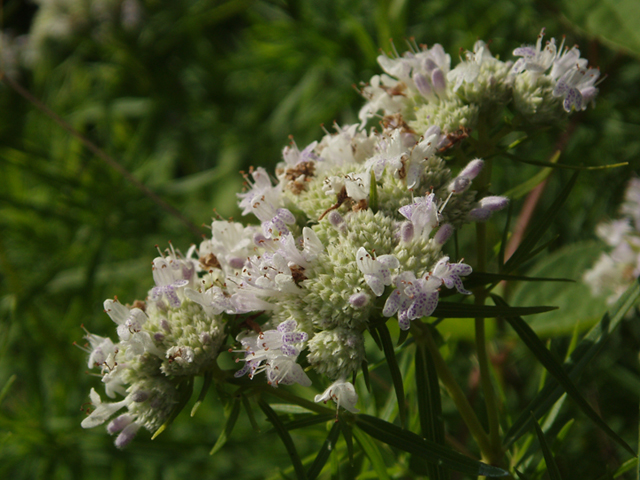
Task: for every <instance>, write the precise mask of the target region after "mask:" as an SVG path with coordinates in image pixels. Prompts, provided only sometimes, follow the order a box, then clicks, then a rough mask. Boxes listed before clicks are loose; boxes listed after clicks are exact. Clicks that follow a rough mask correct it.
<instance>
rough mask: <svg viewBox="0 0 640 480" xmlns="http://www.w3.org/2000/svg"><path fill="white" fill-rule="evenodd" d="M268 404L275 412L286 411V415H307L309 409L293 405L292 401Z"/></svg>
mask: <svg viewBox="0 0 640 480" xmlns="http://www.w3.org/2000/svg"><path fill="white" fill-rule="evenodd" d="M269 406H270V407H271V408H272V409H273V411H274V412H276V413H286V414H288V415H308V414H309V409H307V408H304V407H301V406H300V405H294V404H292V403H270V404H269Z"/></svg>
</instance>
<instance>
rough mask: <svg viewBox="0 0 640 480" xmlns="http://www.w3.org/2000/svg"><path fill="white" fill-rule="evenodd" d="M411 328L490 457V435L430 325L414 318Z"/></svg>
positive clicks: (465, 421) (473, 434) (464, 419)
mask: <svg viewBox="0 0 640 480" xmlns="http://www.w3.org/2000/svg"><path fill="white" fill-rule="evenodd" d="M411 330H412V333H413V334H414V337H415V339H416V343H418V344H420V343H422V344H424V345H425V346H426V347H427V349H428V350H429V352H430V353H431V356H432V357H433V363H434V365H435V367H436V372H437V374H438V378H439V379H440V381H441V382H442V384H443V385H444V387H445V388H446V389H447V391H448V392H449V395H450V396H451V399H452V400H453V403H454V404H455V405H456V408H457V409H458V412H459V413H460V416H461V417H462V420H463V421H464V423H465V424H466V425H467V428H469V432H470V433H471V435H472V436H473V438H474V439H475V441H476V442H477V443H478V447H479V448H480V452H481V453H482V456H483V457H487V458H489V456H490V454H491V452H492V448H491V442H490V441H489V437H488V436H487V434H486V433H485V431H484V428H483V427H482V424H481V423H480V420H478V417H477V416H476V413H475V412H474V411H473V408H472V407H471V405H470V404H469V401H468V400H467V397H466V396H465V394H464V392H463V391H462V388H460V385H458V383H457V382H456V380H455V379H454V378H453V374H452V373H451V370H449V367H448V366H447V363H446V362H445V361H444V358H442V355H441V354H440V349H439V348H438V345H437V344H436V342H435V340H434V338H433V335H431V331H430V330H429V327H428V326H427V325H425V324H424V323H422V321H421V320H414V321H413V322H411Z"/></svg>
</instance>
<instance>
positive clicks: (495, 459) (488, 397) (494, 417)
mask: <svg viewBox="0 0 640 480" xmlns="http://www.w3.org/2000/svg"><path fill="white" fill-rule="evenodd" d="M478 135H479V143H480V145H481V147H482V150H483V151H482V152H478V153H480V154H484V153H485V152H490V151H491V150H492V149H493V148H494V145H492V144H491V141H490V140H489V137H488V132H487V131H486V129H482V128H479V129H478ZM485 139H488V140H489V142H488V144H487V143H485V142H486V140H485ZM491 167H492V162H491V160H486V161H485V166H484V169H483V171H482V172H481V173H480V175H479V178H478V179H477V180H478V181H477V185H478V190H479V192H480V193H481V194H482V193H484V191H485V190H486V189H487V188H488V187H489V184H490V183H491ZM476 247H477V262H476V263H477V270H478V271H480V272H486V271H487V227H486V224H484V223H482V222H477V223H476ZM474 296H475V299H474V303H475V304H476V305H484V303H485V300H486V298H487V289H486V288H485V287H484V286H482V287H479V288H477V289H476V290H475V291H474ZM475 341H476V353H477V355H478V367H479V369H480V384H481V388H482V393H483V395H484V400H485V407H486V410H487V422H488V423H489V441H490V445H491V448H490V451H489V452H488V455H487V454H485V455H486V460H487V461H488V462H489V463H495V464H497V463H500V461H501V460H502V456H503V452H502V442H501V439H500V419H499V415H498V402H497V397H496V394H495V390H494V388H493V384H492V383H491V370H490V368H489V356H488V354H487V338H486V332H485V319H484V318H482V317H478V318H476V319H475Z"/></svg>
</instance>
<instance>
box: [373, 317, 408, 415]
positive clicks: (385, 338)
mask: <svg viewBox="0 0 640 480" xmlns="http://www.w3.org/2000/svg"><path fill="white" fill-rule="evenodd" d="M378 332H379V333H380V340H381V341H382V348H383V349H384V356H385V357H386V359H387V365H389V373H390V374H391V380H392V381H393V388H394V390H395V392H396V398H397V400H398V416H399V417H400V424H401V425H406V421H407V404H406V402H405V398H404V385H403V383H402V373H400V367H399V366H398V360H397V359H396V352H395V351H394V350H393V342H392V341H391V334H390V333H389V329H388V328H387V325H386V324H384V323H383V324H382V325H380V326H379V327H378Z"/></svg>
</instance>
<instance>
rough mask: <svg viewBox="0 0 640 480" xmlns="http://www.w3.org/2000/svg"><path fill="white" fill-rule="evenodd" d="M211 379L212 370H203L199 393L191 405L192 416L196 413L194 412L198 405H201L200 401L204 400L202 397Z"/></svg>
mask: <svg viewBox="0 0 640 480" xmlns="http://www.w3.org/2000/svg"><path fill="white" fill-rule="evenodd" d="M212 380H213V372H211V371H208V372H205V374H204V382H203V383H202V389H201V390H200V395H198V400H196V403H195V404H194V405H193V408H192V409H191V416H192V417H193V416H194V415H195V414H196V412H197V411H198V409H199V408H200V405H202V401H203V400H204V397H206V396H207V392H208V391H209V387H210V386H211V382H212Z"/></svg>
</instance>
